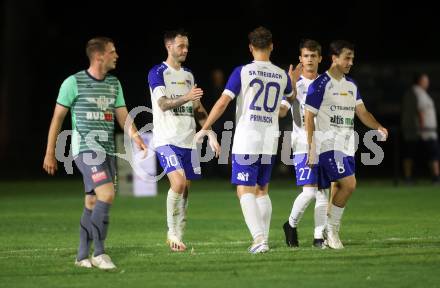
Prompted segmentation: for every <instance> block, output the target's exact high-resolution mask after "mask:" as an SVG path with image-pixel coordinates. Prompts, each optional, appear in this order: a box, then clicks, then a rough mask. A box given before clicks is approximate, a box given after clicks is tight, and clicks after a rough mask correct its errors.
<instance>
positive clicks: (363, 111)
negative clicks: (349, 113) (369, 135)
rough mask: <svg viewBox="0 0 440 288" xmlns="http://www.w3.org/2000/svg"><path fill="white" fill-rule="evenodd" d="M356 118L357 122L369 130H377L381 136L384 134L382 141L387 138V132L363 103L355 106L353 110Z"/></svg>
mask: <svg viewBox="0 0 440 288" xmlns="http://www.w3.org/2000/svg"><path fill="white" fill-rule="evenodd" d="M355 111H356V116H357V117H359V120H361V122H362V123H363V124H364V125H365V126H367V127H368V128H370V129H375V130H379V131H380V132H381V133H382V134H384V140H385V139H387V138H388V130H387V129H386V128H384V127H383V126H382V125H381V124H380V123H379V122H378V121H377V120H376V118H374V116H373V114H371V113H370V112H369V111H368V110H367V108H366V107H365V105H364V104H363V103H360V104H358V105H356V108H355Z"/></svg>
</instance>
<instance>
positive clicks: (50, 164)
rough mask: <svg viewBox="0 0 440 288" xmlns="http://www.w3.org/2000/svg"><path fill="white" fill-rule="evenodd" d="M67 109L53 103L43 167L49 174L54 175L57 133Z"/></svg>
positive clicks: (56, 167)
mask: <svg viewBox="0 0 440 288" xmlns="http://www.w3.org/2000/svg"><path fill="white" fill-rule="evenodd" d="M68 112H69V109H68V108H66V107H64V106H62V105H60V104H56V105H55V110H54V112H53V117H52V121H51V122H50V127H49V135H48V137H47V148H46V155H45V156H44V162H43V169H44V170H45V171H46V172H47V173H48V174H49V175H54V174H55V172H56V170H57V169H58V165H57V159H56V158H55V148H56V143H57V137H58V134H60V130H61V126H62V125H63V122H64V118H65V117H66V115H67V113H68Z"/></svg>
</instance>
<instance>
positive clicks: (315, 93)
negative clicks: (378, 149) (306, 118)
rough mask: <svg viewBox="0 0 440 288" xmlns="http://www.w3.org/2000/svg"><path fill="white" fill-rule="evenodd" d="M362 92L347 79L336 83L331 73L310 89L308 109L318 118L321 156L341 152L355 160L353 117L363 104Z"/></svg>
mask: <svg viewBox="0 0 440 288" xmlns="http://www.w3.org/2000/svg"><path fill="white" fill-rule="evenodd" d="M362 103H363V102H362V98H361V95H360V93H359V89H358V87H357V85H356V84H355V83H354V81H353V80H352V79H350V78H348V77H345V76H344V77H343V78H342V79H341V80H339V81H338V80H336V79H334V78H332V77H331V76H330V74H329V73H328V72H326V73H324V74H322V75H321V76H319V77H318V78H317V79H316V80H315V81H313V83H312V84H311V85H310V87H309V90H308V92H307V97H306V109H307V110H309V111H311V112H312V113H313V114H315V115H316V121H315V139H316V145H317V146H316V147H317V152H318V154H321V153H324V152H327V151H341V152H343V153H344V154H346V155H348V156H354V152H355V136H354V115H355V108H356V105H359V104H362Z"/></svg>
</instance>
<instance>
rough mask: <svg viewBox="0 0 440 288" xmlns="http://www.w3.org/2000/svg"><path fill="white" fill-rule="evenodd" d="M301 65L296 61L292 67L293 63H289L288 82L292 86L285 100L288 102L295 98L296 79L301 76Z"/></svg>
mask: <svg viewBox="0 0 440 288" xmlns="http://www.w3.org/2000/svg"><path fill="white" fill-rule="evenodd" d="M302 69H303V66H302V64H301V63H298V64H297V65H296V66H295V68H293V65H292V64H290V66H289V72H288V73H287V74H288V75H289V79H290V84H291V86H292V92H293V94H292V96H290V97H286V99H287V101H288V102H289V103H292V102H293V100H294V99H295V98H296V95H297V91H296V81H298V79H299V77H300V76H301V73H302Z"/></svg>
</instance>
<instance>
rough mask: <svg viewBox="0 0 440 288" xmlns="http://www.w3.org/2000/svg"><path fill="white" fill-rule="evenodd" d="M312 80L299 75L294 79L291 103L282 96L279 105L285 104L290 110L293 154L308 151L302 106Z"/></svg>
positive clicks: (304, 103)
mask: <svg viewBox="0 0 440 288" xmlns="http://www.w3.org/2000/svg"><path fill="white" fill-rule="evenodd" d="M313 81H314V80H310V79H308V78H305V77H300V78H299V79H298V81H296V92H297V93H296V99H295V100H294V102H293V103H292V105H291V104H290V103H289V102H288V101H287V100H286V99H284V98H283V101H282V102H281V105H284V106H286V107H287V108H289V109H290V111H291V112H292V120H293V121H292V137H291V143H292V149H293V155H296V154H304V153H307V152H308V149H307V134H306V130H305V128H304V107H305V105H306V97H307V91H308V89H309V86H310V84H312V82H313Z"/></svg>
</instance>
